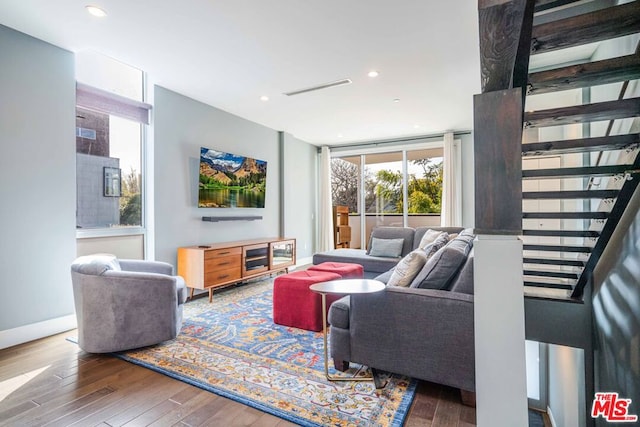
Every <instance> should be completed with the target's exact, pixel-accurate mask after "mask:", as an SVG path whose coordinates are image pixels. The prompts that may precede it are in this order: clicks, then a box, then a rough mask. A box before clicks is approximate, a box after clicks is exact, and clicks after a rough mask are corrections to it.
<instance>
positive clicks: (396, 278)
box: [387, 249, 427, 287]
mask: <svg viewBox="0 0 640 427" xmlns="http://www.w3.org/2000/svg"><path fill="white" fill-rule="evenodd" d="M426 262H427V254H426V253H425V251H423V250H422V249H416V250H415V251H412V252H409V254H408V255H407V256H405V257H404V258H402V260H400V262H399V263H398V265H397V266H396V267H395V268H394V269H393V273H391V277H390V278H389V281H388V282H387V285H388V286H402V287H407V286H409V285H410V284H411V281H412V280H413V278H414V277H416V274H418V272H419V271H420V270H422V267H424V264H425V263H426Z"/></svg>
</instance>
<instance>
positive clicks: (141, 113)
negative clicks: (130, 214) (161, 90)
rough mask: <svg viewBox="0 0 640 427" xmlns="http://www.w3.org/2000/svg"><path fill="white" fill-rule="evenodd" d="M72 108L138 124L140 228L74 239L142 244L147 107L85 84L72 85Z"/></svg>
mask: <svg viewBox="0 0 640 427" xmlns="http://www.w3.org/2000/svg"><path fill="white" fill-rule="evenodd" d="M142 84H143V97H144V96H145V93H146V75H145V74H144V73H143V74H142ZM76 106H77V107H81V108H85V109H90V110H94V111H98V112H100V113H103V114H109V115H113V116H118V117H120V118H123V119H127V120H130V121H132V122H136V123H139V124H140V181H141V182H140V192H141V200H140V203H141V218H140V225H133V226H123V227H96V228H80V229H76V238H79V239H80V238H95V237H114V236H129V235H143V236H145V240H146V218H147V179H146V178H147V164H146V158H147V156H146V153H147V135H148V125H149V123H150V112H151V108H152V106H151V105H150V104H147V103H144V102H141V101H137V100H134V99H131V98H126V97H124V96H121V95H118V94H115V93H112V92H108V91H105V90H102V89H99V88H96V87H92V86H89V85H87V84H84V83H81V82H77V83H76Z"/></svg>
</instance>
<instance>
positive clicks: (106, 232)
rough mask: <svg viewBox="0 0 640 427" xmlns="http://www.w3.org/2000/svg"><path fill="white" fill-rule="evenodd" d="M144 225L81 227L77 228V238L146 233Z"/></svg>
mask: <svg viewBox="0 0 640 427" xmlns="http://www.w3.org/2000/svg"><path fill="white" fill-rule="evenodd" d="M145 231H146V230H145V229H144V227H113V228H80V229H76V239H90V238H95V237H114V236H132V235H139V234H145Z"/></svg>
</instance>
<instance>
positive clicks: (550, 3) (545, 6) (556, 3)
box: [533, 0, 579, 13]
mask: <svg viewBox="0 0 640 427" xmlns="http://www.w3.org/2000/svg"><path fill="white" fill-rule="evenodd" d="M578 1H579V0H536V4H535V6H534V9H533V11H534V12H535V13H538V12H544V11H545V10H549V9H555V8H556V7H560V6H565V5H567V4H571V3H577V2H578Z"/></svg>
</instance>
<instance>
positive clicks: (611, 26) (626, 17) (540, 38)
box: [531, 1, 640, 54]
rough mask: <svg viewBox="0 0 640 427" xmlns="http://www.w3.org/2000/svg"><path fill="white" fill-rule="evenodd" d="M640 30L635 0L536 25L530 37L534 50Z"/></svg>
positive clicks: (545, 49) (533, 52)
mask: <svg viewBox="0 0 640 427" xmlns="http://www.w3.org/2000/svg"><path fill="white" fill-rule="evenodd" d="M638 31H640V3H639V2H637V1H634V2H631V3H627V4H623V5H620V6H614V7H609V8H606V9H602V10H597V11H595V12H590V13H585V14H582V15H578V16H574V17H571V18H565V19H560V20H557V21H552V22H548V23H544V24H540V25H535V26H534V27H533V32H532V37H531V38H532V40H531V53H532V54H536V53H542V52H549V51H552V50H557V49H563V48H568V47H573V46H578V45H584V44H588V43H593V42H597V41H601V40H607V39H612V38H616V37H622V36H626V35H629V34H633V33H636V32H638Z"/></svg>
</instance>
